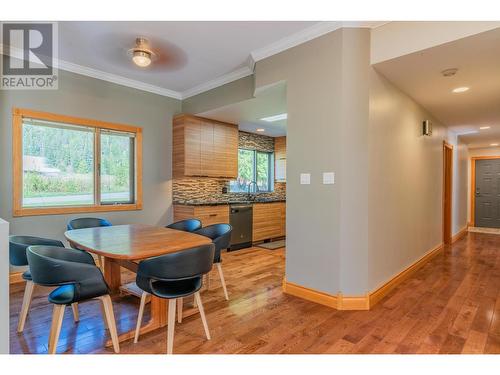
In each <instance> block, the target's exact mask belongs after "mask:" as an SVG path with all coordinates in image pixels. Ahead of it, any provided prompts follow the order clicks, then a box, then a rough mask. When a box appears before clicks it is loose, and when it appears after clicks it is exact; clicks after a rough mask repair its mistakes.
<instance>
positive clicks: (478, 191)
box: [476, 188, 480, 196]
mask: <svg viewBox="0 0 500 375" xmlns="http://www.w3.org/2000/svg"><path fill="white" fill-rule="evenodd" d="M479 194H480V190H479V188H476V195H477V196H479Z"/></svg>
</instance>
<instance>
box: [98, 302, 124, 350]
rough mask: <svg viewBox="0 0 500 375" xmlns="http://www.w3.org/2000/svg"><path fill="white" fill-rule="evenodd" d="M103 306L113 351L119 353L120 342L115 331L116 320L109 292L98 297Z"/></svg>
mask: <svg viewBox="0 0 500 375" xmlns="http://www.w3.org/2000/svg"><path fill="white" fill-rule="evenodd" d="M99 299H100V300H101V302H102V306H103V308H104V315H105V319H106V321H107V324H108V329H109V333H110V335H111V341H112V342H113V349H114V350H115V353H120V344H119V342H118V334H117V333H116V322H115V314H114V312H113V303H112V302H111V297H110V296H109V294H106V295H105V296H102V297H99Z"/></svg>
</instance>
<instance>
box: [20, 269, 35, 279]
mask: <svg viewBox="0 0 500 375" xmlns="http://www.w3.org/2000/svg"><path fill="white" fill-rule="evenodd" d="M21 276H22V278H23V279H24V280H26V281H31V280H33V278H32V277H31V272H30V270H27V271H24V272H23V274H22V275H21Z"/></svg>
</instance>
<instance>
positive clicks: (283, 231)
mask: <svg viewBox="0 0 500 375" xmlns="http://www.w3.org/2000/svg"><path fill="white" fill-rule="evenodd" d="M280 205H281V235H282V236H286V203H284V202H283V203H280Z"/></svg>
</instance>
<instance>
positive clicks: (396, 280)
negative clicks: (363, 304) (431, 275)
mask: <svg viewBox="0 0 500 375" xmlns="http://www.w3.org/2000/svg"><path fill="white" fill-rule="evenodd" d="M443 248H444V245H443V244H440V245H438V246H436V247H435V248H434V249H432V250H431V251H429V252H427V253H426V254H425V255H424V256H423V257H422V258H420V259H419V260H417V261H416V262H415V263H413V264H412V265H410V266H409V267H407V268H405V269H404V270H403V271H401V272H400V273H398V274H397V275H396V276H394V277H392V278H391V279H390V280H389V281H387V282H386V283H384V284H383V285H381V286H380V287H379V288H377V289H375V290H374V291H373V292H371V293H370V307H371V306H374V305H375V304H376V303H377V302H379V301H380V300H381V299H382V298H384V297H385V296H386V295H387V294H388V293H389V292H390V291H391V290H393V289H394V288H395V287H396V286H398V285H399V284H401V283H402V282H403V281H405V280H406V279H408V278H409V277H410V276H411V275H413V274H414V273H415V272H417V271H418V270H419V269H420V268H422V267H423V266H424V265H425V264H426V263H427V262H429V261H430V260H431V259H432V258H434V257H435V256H436V255H438V254H439V253H440V252H442V251H443Z"/></svg>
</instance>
